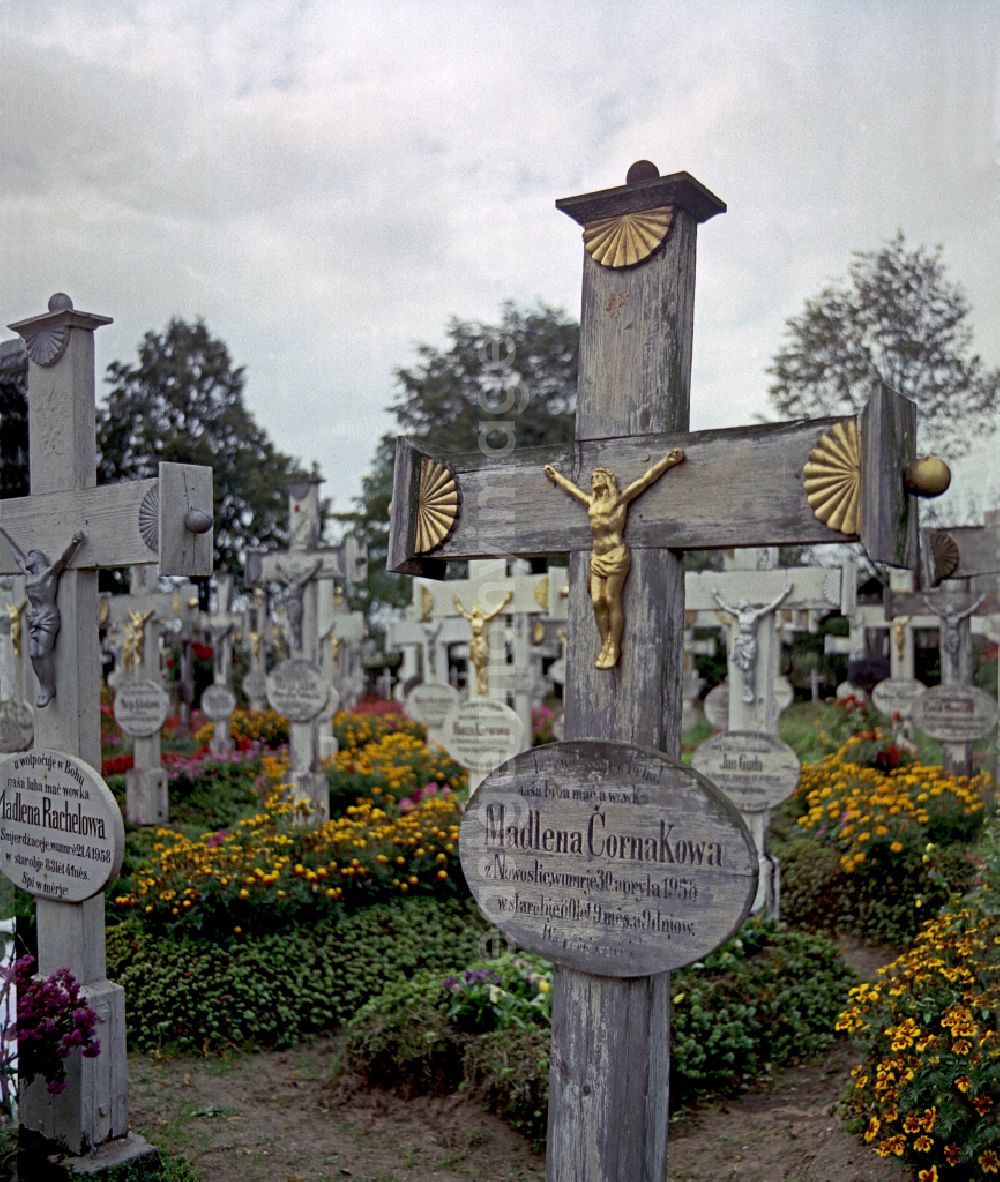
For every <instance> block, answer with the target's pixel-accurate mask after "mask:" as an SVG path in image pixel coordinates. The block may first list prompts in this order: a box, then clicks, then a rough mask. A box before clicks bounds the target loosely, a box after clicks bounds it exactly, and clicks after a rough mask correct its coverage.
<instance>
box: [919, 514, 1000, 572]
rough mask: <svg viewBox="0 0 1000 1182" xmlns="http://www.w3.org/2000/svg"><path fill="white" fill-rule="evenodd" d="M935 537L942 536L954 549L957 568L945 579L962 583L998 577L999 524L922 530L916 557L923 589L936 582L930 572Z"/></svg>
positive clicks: (999, 554)
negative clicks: (981, 576)
mask: <svg viewBox="0 0 1000 1182" xmlns="http://www.w3.org/2000/svg"><path fill="white" fill-rule="evenodd" d="M935 534H946V535H947V536H948V537H949V538H950V539H951V540H952V541H953V542H954V543H955V545H956V546H957V548H958V565H957V566H956V567H955V569H954V570H953V571H951V572H950V574H949V575H948V578H952V579H965V578H974V577H975V576H976V575H991V574H997V573H1000V523H996V524H992V525H987V526H977V525H970V526H954V527H952V528H948V529H926V530H921V531H920V557H921V561H922V563H923V571H924V581H925V583H926V585H927V586H933V585H934V584H935V583H936V582H938V581H939V580H938V579H937V578H936V577H935V573H934V571H933V570H932V569H931V561H932V560H931V553H932V545H933V541H934V535H935Z"/></svg>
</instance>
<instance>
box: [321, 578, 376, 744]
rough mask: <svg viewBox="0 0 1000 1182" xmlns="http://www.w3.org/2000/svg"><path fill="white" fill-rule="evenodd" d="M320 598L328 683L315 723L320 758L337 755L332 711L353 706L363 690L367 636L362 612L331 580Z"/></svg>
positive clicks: (323, 656) (322, 646) (323, 666)
mask: <svg viewBox="0 0 1000 1182" xmlns="http://www.w3.org/2000/svg"><path fill="white" fill-rule="evenodd" d="M327 587H328V593H323V592H321V593H320V597H319V605H318V606H319V622H318V625H317V627H318V631H319V653H318V659H319V665H320V668H321V670H322V671H323V676H324V677H325V678H326V680H327V681H328V682H329V684H330V704H329V705H328V707H327V710H326V714H325V715H324V716H323V719H322V720H321V721H320V722H319V723H318V725H317V736H318V742H319V754H320V758H321V759H327V758H329V757H330V756H333V755H336V753H337V751H338V749H339V743H338V740H337V737H336V735H335V734H334V732H333V713H334V712H335V711H336V710H338V709H341V708H345V709H346V708H348V707H350V706H353V705H354V704H355V703H356V702H357V701H358V699H359V698H360V697H361V695H362V693H363V692H364V667H363V665H362V663H361V644H362V641H364V639H365V637H366V636H367V635H368V630H367V628H366V626H365V617H364V614H363V613H362V612H360V611H351V610H350V609H349V608H348V606H347V600H346V598H345V596H344V592H343V590H342V589H341V588H340V587H339V586H338V585H337V584H336V583H333V582H330V583H328V584H327Z"/></svg>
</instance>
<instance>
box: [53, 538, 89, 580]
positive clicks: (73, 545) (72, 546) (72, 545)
mask: <svg viewBox="0 0 1000 1182" xmlns="http://www.w3.org/2000/svg"><path fill="white" fill-rule="evenodd" d="M85 538H86V535H85V534H83V533H82V532H81V531H80V530H77V531H76V533H75V534H74V535H73V536H72V537H71V538H70V540H69V545H68V546H67V547H66V549H65V550H64V551H63V552H62V554H60V555H59V557H58V558H57V559H56V560H55V562H53V564H52V573H53V574H54V575H55V576H56V578H58V577H59V576H60V575H61V574H62V573H63V571H64V570H65V569H66V567H67V566H69V564H70V563H71V562H72V561H73V556H74V555H75V554H76V552H77V550H79V549H80V547H81V546H82V545H83V543H84V541H85Z"/></svg>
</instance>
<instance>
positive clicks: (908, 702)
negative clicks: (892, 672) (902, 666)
mask: <svg viewBox="0 0 1000 1182" xmlns="http://www.w3.org/2000/svg"><path fill="white" fill-rule="evenodd" d="M926 691H927V686H925V685H924V683H923V682H922V681H917V680H915V679H914V678H912V677H887V678H886V679H885V681H880V682H879V683H878V685H877V686H875V688H874V689H873V690H872V702H874V704H875V707H876V709H877V710H879V711H880V712H881V713H882V714H884V715H885V716H886V718H889V719H891V718H892V716H893V715H894V714H898V715H899V717H900V718H902V719H903V720H904V721H905V720H906V719H908V718H912V717H913V711H914V710H915V709H916V706H917V699H918V698H919V697H920V696H921V695H922V694H924V693H926Z"/></svg>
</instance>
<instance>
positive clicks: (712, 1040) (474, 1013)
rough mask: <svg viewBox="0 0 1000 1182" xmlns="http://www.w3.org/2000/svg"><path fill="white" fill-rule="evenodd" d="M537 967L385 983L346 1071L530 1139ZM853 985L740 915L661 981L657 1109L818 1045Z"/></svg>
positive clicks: (820, 957) (791, 939)
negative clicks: (666, 1053) (464, 1096)
mask: <svg viewBox="0 0 1000 1182" xmlns="http://www.w3.org/2000/svg"><path fill="white" fill-rule="evenodd" d="M551 973H552V970H551V966H550V965H548V964H547V963H546V962H545V961H542V960H541V959H539V958H537V957H532V956H528V955H524V954H516V955H515V954H508V955H506V956H504V957H501V958H499V959H496V960H479V961H475V962H473V963H471V964H467V965H466V966H464V967H460V968H455V970H454V971H452V972H451V973H448V974H446V975H442V974H440V973H437V974H435V973H421V974H417V975H415V976H414V977H412V978H410V979H408V980H405V981H403V980H400V981H395V982H393V983H392V984H390V985H389V986H388V987H387V988H386V990H385V991H384V992H383V993H382V994H381V995H380V996H377V997H373V998H372V999H371V1000H370V1001H369V1002H368V1003H367V1004H366V1005H365V1006H363V1007H362V1008H361V1009H360V1010H359V1011H358V1013H357V1014H356V1015H355V1017H354V1018H353V1019H352V1020H351V1021H350V1023H349V1024H348V1034H349V1050H348V1055H347V1065H348V1066H349V1067H350V1068H351V1070H353V1071H354V1072H356V1073H357V1074H358V1075H359V1076H360V1077H361V1078H362V1079H363V1080H365V1081H366V1082H367V1083H370V1084H374V1085H376V1086H379V1087H391V1088H393V1089H396V1090H399V1091H401V1092H402V1093H404V1094H411V1093H413V1092H415V1091H432V1092H449V1091H452V1090H454V1089H455V1088H456V1087H458V1086H462V1087H464V1088H465V1089H466V1090H468V1091H470V1092H471V1093H472V1094H474V1095H477V1096H478V1097H480V1098H481V1099H482V1100H483V1102H484V1103H486V1104H487V1105H488V1106H489V1107H490V1109H491V1110H492V1111H494V1112H495V1113H497V1115H500V1116H503V1117H505V1119H508V1120H510V1121H511V1123H512V1124H513V1126H514V1127H515V1128H517V1129H519V1130H520V1131H522V1132H524V1133H526V1134H527V1135H528V1136H530V1137H532V1138H533V1139H536V1140H537V1139H540V1138H542V1137H543V1136H544V1131H545V1122H546V1098H547V1094H548V1024H549V1019H550V1016H551V1009H550V999H551V993H550V990H551V980H552V977H551ZM854 980H855V978H854V976H853V974H852V973H851V972H850V971H849V970H848V969H847V968H846V967H845V965H844V964H843V962H842V960H841V959H840V956H839V954H838V952H837V950H836V948H835V946H834V945H832V944H831V943H830V942H829V941H828V940H826V939H824V938H822V937H818V936H812V935H808V934H805V933H801V932H791V931H787V930H785V929H783V928H782V927H780V926H779V925H778V924H777V923H775V922H774V921H770V920H765V919H760V918H757V919H752V920H749V921H748V922H747V923H746V924H745V925H744V927H743V928H742V929H741V931H740V933H739V934H738V935H737V936H736V937H734V938H733V939H732V940H730V941H728V942H727V943H726V944H725V945H723V947H722V948H719V949H717V950H716V951H715V952H713V953H712V954H711V956H708V957H706V958H705V960H704V961H701V962H699V963H697V964H695V965H692V966H690V967H689V968H687V969H684V970H681V971H680V972H678V973H675V974H674V975H673V976H672V978H671V987H672V990H673V1007H672V1023H671V1026H672V1029H671V1049H670V1056H671V1088H670V1094H671V1104H672V1105H673V1106H674V1107H680V1106H681V1105H683V1104H687V1103H690V1102H691V1101H693V1100H695V1099H698V1098H700V1097H704V1096H708V1095H718V1094H723V1095H725V1094H732V1093H734V1092H738V1091H740V1090H741V1089H742V1088H745V1087H746V1086H747V1085H748V1084H749V1083H750V1082H751V1081H752V1080H755V1079H758V1078H760V1077H761V1076H766V1075H767V1074H769V1073H770V1072H771V1070H772V1069H774V1068H777V1067H779V1066H782V1065H784V1064H787V1063H789V1062H793V1061H795V1060H797V1059H800V1058H805V1057H808V1056H810V1055H814V1054H817V1053H818V1052H820V1051H822V1050H823V1049H824V1048H825V1047H828V1046H829V1045H830V1044H831V1042H832V1041H833V1039H834V1037H835V1033H834V1023H835V1021H836V1015H837V1014H838V1012H839V1011H840V1009H841V1008H842V1006H843V1003H844V999H845V998H846V996H847V991H848V988H849V986H850V984H851V983H852V982H853V981H854Z"/></svg>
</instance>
